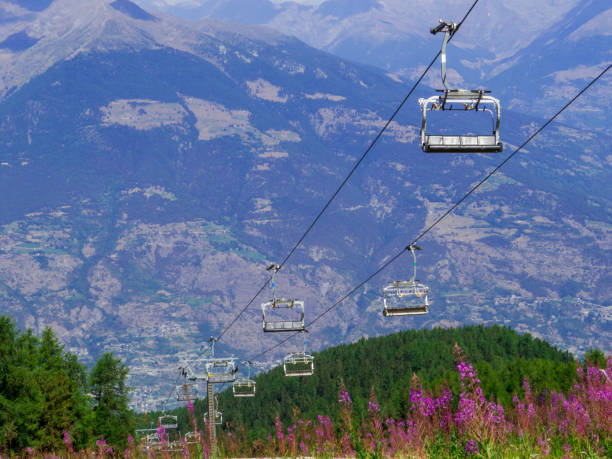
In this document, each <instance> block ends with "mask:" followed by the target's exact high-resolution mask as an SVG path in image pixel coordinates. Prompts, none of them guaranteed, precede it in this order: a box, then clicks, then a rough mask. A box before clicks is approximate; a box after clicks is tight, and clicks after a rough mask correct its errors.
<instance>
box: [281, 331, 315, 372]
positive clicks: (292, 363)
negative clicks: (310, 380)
mask: <svg viewBox="0 0 612 459" xmlns="http://www.w3.org/2000/svg"><path fill="white" fill-rule="evenodd" d="M302 333H305V331H303V332H302ZM283 371H284V372H285V376H312V375H313V374H314V356H313V355H311V354H307V353H306V336H305V335H304V348H303V351H302V352H294V353H292V354H289V355H287V356H286V357H285V358H284V360H283Z"/></svg>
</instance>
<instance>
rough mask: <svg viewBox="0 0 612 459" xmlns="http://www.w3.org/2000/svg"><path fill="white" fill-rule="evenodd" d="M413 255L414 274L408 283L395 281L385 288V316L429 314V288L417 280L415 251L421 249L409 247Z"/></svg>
mask: <svg viewBox="0 0 612 459" xmlns="http://www.w3.org/2000/svg"><path fill="white" fill-rule="evenodd" d="M408 249H409V250H410V253H412V261H413V269H414V271H413V274H412V279H410V280H408V281H393V282H390V283H388V284H387V285H385V286H384V287H383V306H384V308H383V315H384V316H385V317H388V316H407V315H417V314H426V313H427V312H429V305H430V303H429V299H428V298H427V294H428V293H429V287H428V286H426V285H425V284H422V283H420V282H419V281H418V280H417V279H416V255H415V253H414V251H415V250H421V248H420V247H419V246H417V245H415V244H411V245H410V246H408Z"/></svg>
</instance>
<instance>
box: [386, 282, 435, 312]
mask: <svg viewBox="0 0 612 459" xmlns="http://www.w3.org/2000/svg"><path fill="white" fill-rule="evenodd" d="M428 293H429V287H427V286H426V285H423V284H421V283H420V282H419V281H416V280H415V281H412V280H409V281H395V282H391V283H389V284H387V285H386V286H385V287H384V288H383V305H384V309H383V315H384V316H385V317H386V316H407V315H418V314H427V313H428V312H429V300H428V298H427V294H428Z"/></svg>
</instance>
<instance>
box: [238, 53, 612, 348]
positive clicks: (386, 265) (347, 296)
mask: <svg viewBox="0 0 612 459" xmlns="http://www.w3.org/2000/svg"><path fill="white" fill-rule="evenodd" d="M611 67H612V65H608V66H607V67H606V68H605V69H604V70H603V71H602V72H601V73H600V74H599V75H597V76H596V77H595V78H593V79H592V80H591V81H590V82H589V84H587V85H586V86H585V87H584V88H582V90H581V91H580V92H579V93H578V94H576V95H575V96H574V97H573V98H572V99H571V100H570V101H569V102H567V103H566V104H565V105H564V106H563V108H561V109H560V110H559V111H557V113H555V114H554V115H553V116H552V117H550V118H549V119H548V121H546V122H545V123H544V124H543V125H542V126H540V127H539V128H538V129H537V130H536V131H535V132H534V133H533V134H531V135H530V136H529V138H527V140H525V141H524V142H523V143H522V144H521V145H520V146H519V147H517V148H516V149H515V150H514V151H513V152H512V153H511V154H510V155H508V156H507V157H506V159H504V160H503V161H502V162H501V163H500V164H499V165H497V166H496V167H495V168H494V169H493V170H492V171H491V172H489V173H488V174H487V175H486V176H485V177H484V178H483V179H482V180H480V182H478V183H477V184H476V185H474V186H473V187H472V188H471V189H470V190H469V191H468V192H467V193H466V194H465V195H463V197H462V198H461V199H459V200H458V201H457V202H455V204H453V205H452V206H451V207H450V208H449V209H448V210H447V211H446V212H444V213H443V214H442V216H440V218H438V219H437V220H436V221H435V222H433V223H432V224H431V225H429V227H427V228H426V229H425V230H423V231H422V232H421V233H420V234H419V235H418V236H417V237H416V238H415V239H414V241H413V242H412V243H410V244H408V246H406V247H404V248H403V249H402V250H401V251H400V252H398V253H397V254H396V255H395V256H393V257H392V258H391V259H389V260H388V261H387V262H385V263H384V264H383V265H382V266H381V267H380V268H378V269H377V270H376V271H375V272H374V273H372V274H370V275H369V276H368V277H367V278H366V279H365V280H363V281H361V282H360V283H359V284H357V285H356V286H355V287H354V288H352V289H351V290H350V291H349V292H348V293H347V294H345V295H344V296H342V297H341V298H340V299H339V300H338V301H336V302H335V303H334V304H332V305H331V306H330V307H328V308H327V309H326V310H325V311H323V312H322V313H320V314H319V315H318V316H317V317H315V318H314V319H313V320H312V321H310V322H309V323H308V324H307V325H306V327H307V328H308V327H310V326H311V325H313V324H314V323H315V322H317V321H318V320H319V319H321V318H322V317H323V316H324V315H326V314H327V313H329V312H330V311H331V310H332V309H334V308H336V307H337V306H338V305H340V304H341V303H342V302H344V301H345V300H346V299H347V298H349V297H351V296H352V295H353V294H354V293H355V292H356V291H357V290H359V289H360V288H361V287H362V286H363V285H365V284H366V283H368V282H369V281H370V280H372V279H373V278H374V277H376V276H377V275H378V274H380V273H381V272H382V271H384V270H385V269H386V268H388V267H389V265H391V264H392V263H394V262H395V261H396V260H397V259H398V258H400V257H401V256H402V255H403V254H404V252H406V251H408V250H410V246H411V245H413V244H416V243H417V242H418V241H419V240H420V239H422V238H423V237H424V236H425V235H426V234H427V233H429V232H430V231H431V230H432V229H433V228H435V227H436V226H437V225H439V224H440V222H442V220H444V219H445V218H446V217H448V216H449V215H450V214H451V213H452V212H453V211H454V210H455V209H456V208H457V207H459V206H460V205H461V204H462V203H463V202H464V201H465V200H466V199H467V198H468V197H469V196H470V195H471V194H472V193H474V191H476V190H477V189H478V188H480V186H482V185H483V184H484V183H485V182H486V181H487V180H489V179H490V178H491V176H493V174H495V173H496V172H497V171H499V170H500V169H501V168H502V167H503V166H504V165H505V164H506V163H507V162H508V161H510V160H511V159H512V158H513V157H514V156H515V155H516V154H517V153H518V152H519V151H521V150H522V149H523V148H524V147H525V146H526V145H527V144H528V143H529V142H531V141H532V140H533V139H534V138H535V137H536V136H537V135H538V134H540V133H541V132H542V131H543V130H544V129H546V128H547V127H548V126H549V125H550V123H552V122H553V121H554V120H555V119H556V118H557V117H558V116H559V115H560V114H561V113H563V112H564V111H565V110H566V109H567V108H568V107H569V106H570V105H572V104H573V103H574V102H575V101H576V99H578V98H579V97H580V96H581V95H582V94H584V92H586V91H587V90H588V89H589V88H590V87H591V86H593V84H595V83H596V82H597V81H598V80H599V79H600V78H601V77H602V76H604V75H605V74H606V73H607V72H608V70H610V68H611ZM296 334H297V333H294V334H292V335H290V336H288V337H287V338H285V339H283V340H282V341H279V342H278V343H276V344H275V345H273V346H271V347H269V348H268V349H266V350H264V351H262V352H260V353H259V354H257V355H255V356H254V357H252V358H251V359H250V360H257V359H258V358H259V357H262V356H263V355H265V354H267V353H268V352H270V351H272V350H274V349H276V348H277V347H279V346H281V345H282V344H284V343H286V342H287V341H289V340H290V339H291V338H293V337H294V336H295V335H296Z"/></svg>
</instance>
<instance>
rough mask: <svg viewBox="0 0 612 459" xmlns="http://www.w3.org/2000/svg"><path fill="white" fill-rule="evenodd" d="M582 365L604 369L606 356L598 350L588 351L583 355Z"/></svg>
mask: <svg viewBox="0 0 612 459" xmlns="http://www.w3.org/2000/svg"><path fill="white" fill-rule="evenodd" d="M584 365H585V367H586V366H590V367H597V368H606V355H605V354H604V353H603V352H601V351H600V350H599V349H589V350H588V351H586V353H585V354H584Z"/></svg>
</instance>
